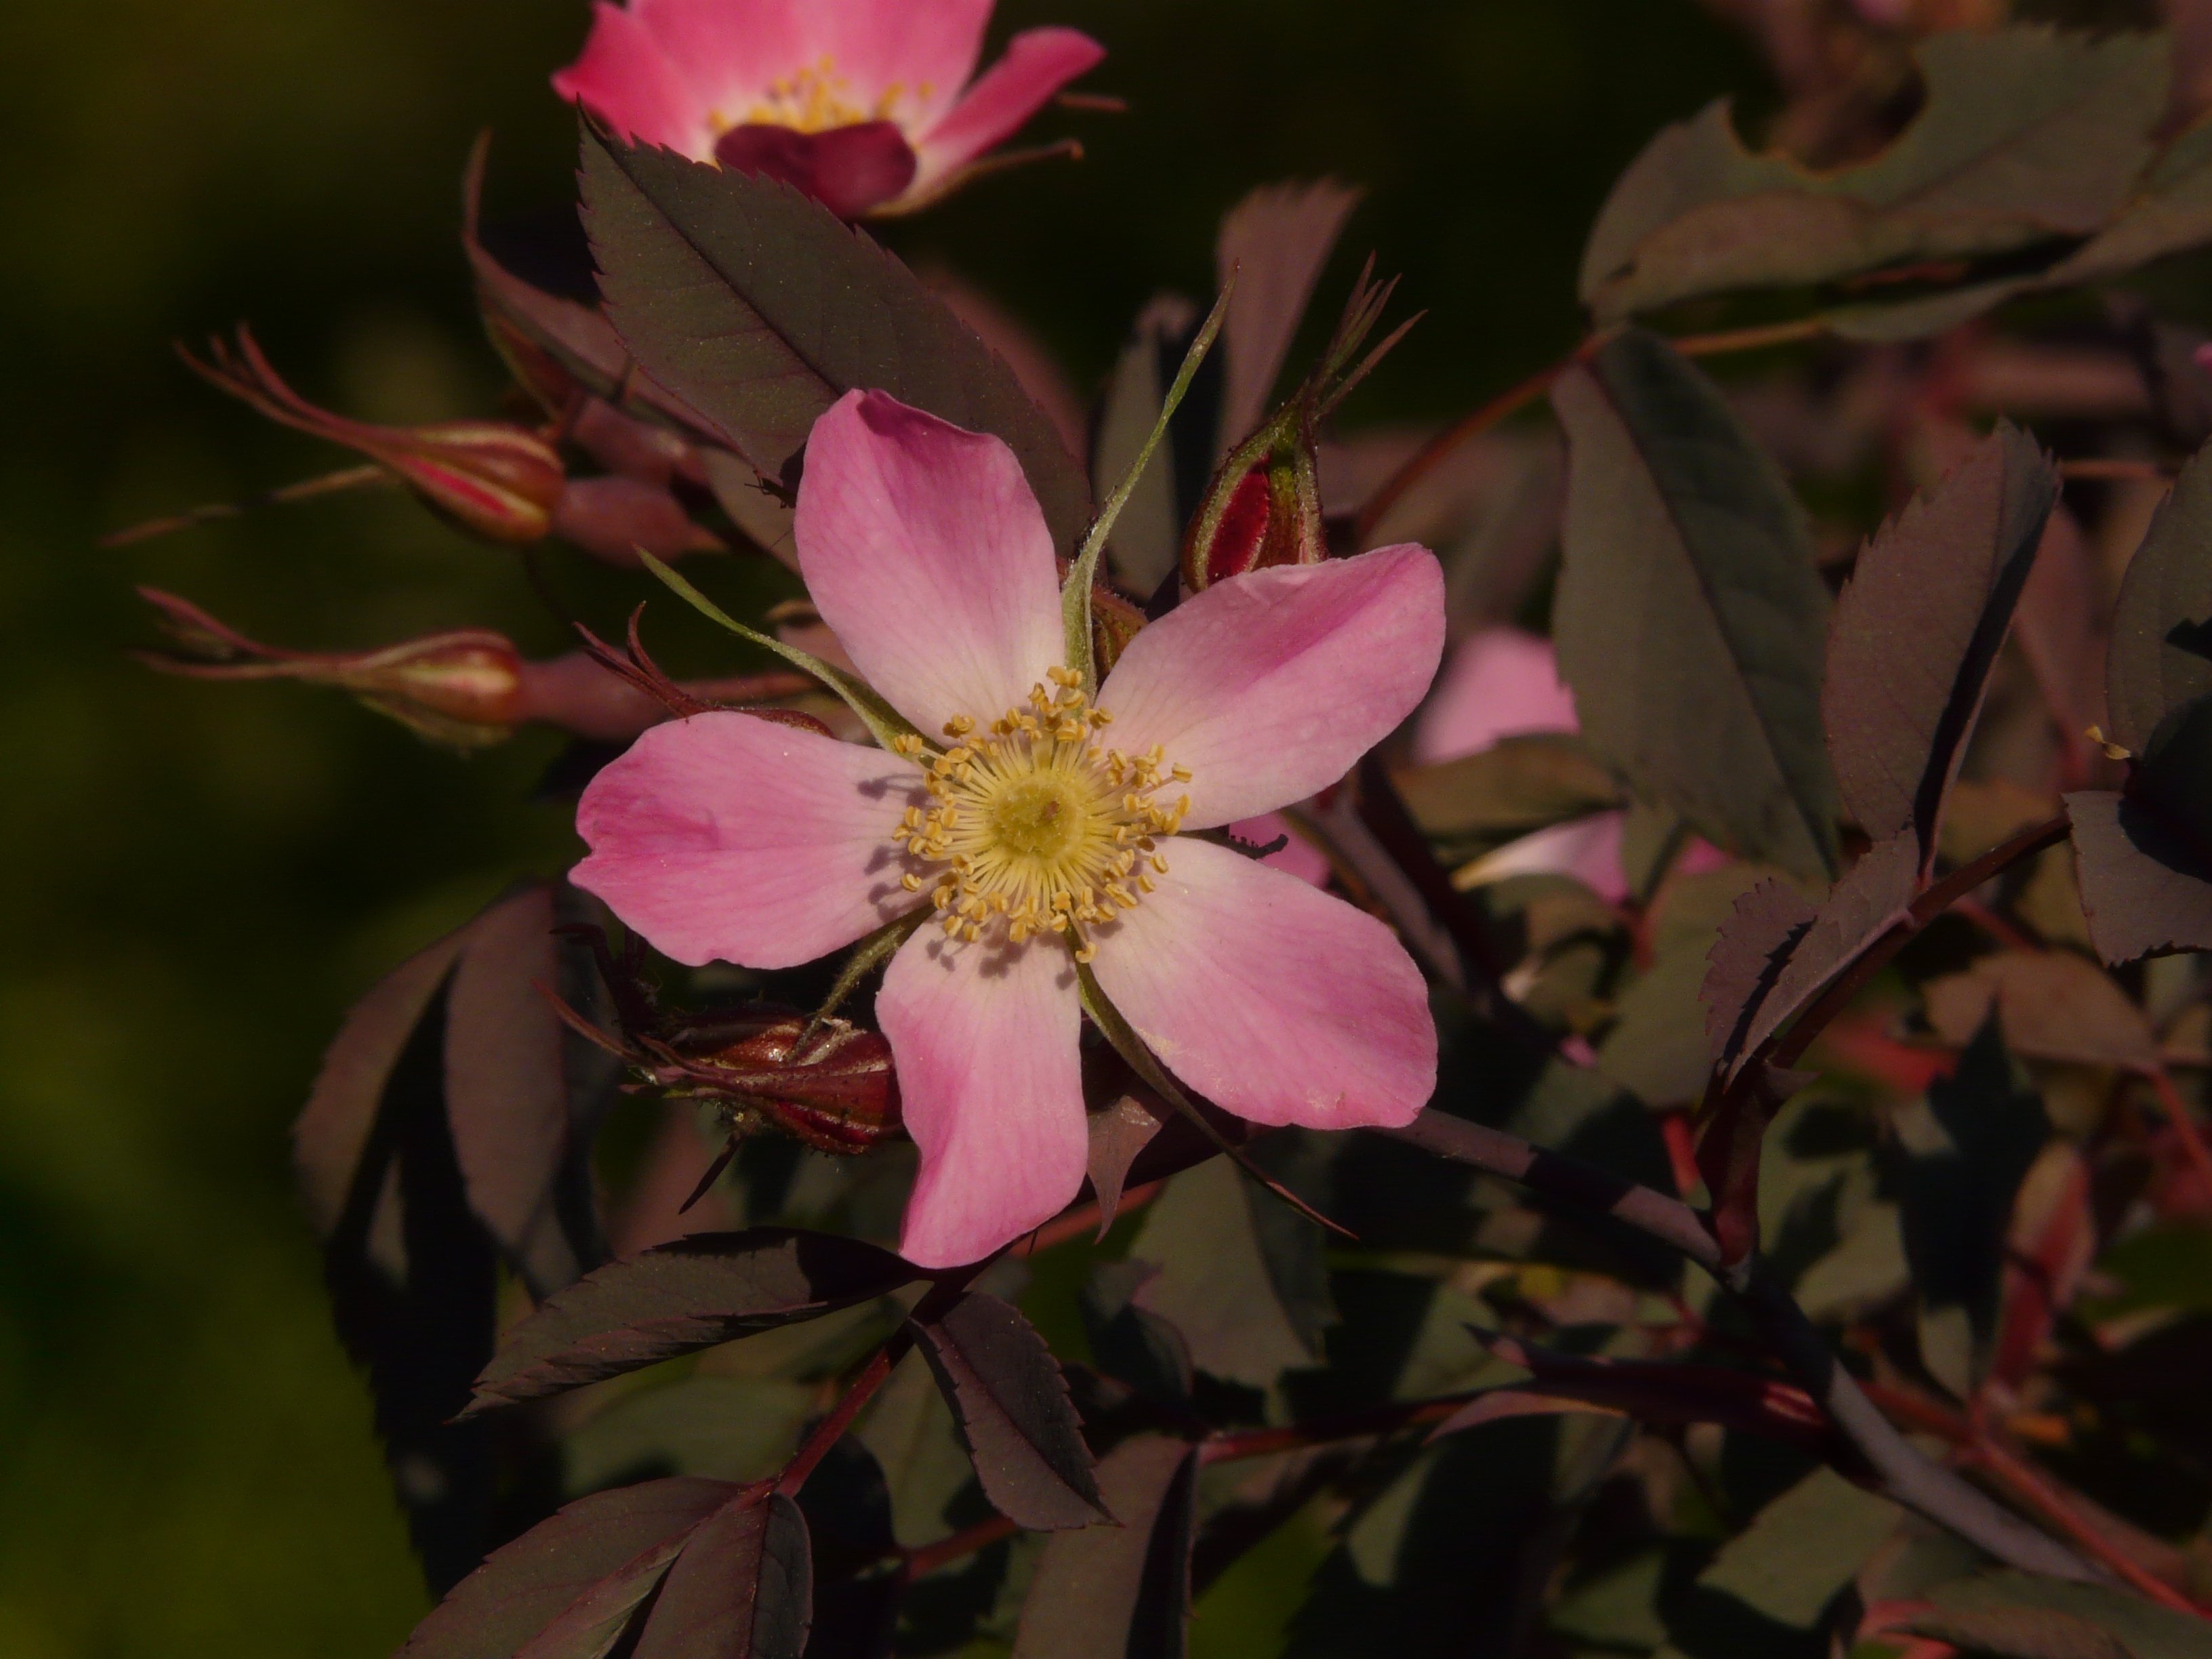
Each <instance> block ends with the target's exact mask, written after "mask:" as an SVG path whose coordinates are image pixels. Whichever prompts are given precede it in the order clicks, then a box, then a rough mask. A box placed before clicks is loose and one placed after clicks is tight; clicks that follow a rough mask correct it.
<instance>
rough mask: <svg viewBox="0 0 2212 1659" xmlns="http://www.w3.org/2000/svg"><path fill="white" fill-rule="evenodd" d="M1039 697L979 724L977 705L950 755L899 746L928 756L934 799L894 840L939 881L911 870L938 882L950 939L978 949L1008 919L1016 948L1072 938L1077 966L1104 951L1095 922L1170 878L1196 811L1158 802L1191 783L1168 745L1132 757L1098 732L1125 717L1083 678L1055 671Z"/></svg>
mask: <svg viewBox="0 0 2212 1659" xmlns="http://www.w3.org/2000/svg"><path fill="white" fill-rule="evenodd" d="M1048 678H1050V680H1051V682H1052V684H1051V686H1050V687H1049V688H1048V687H1046V686H1044V685H1042V684H1040V685H1036V686H1033V687H1031V688H1030V696H1029V702H1028V703H1027V705H1026V706H1024V707H1019V708H1009V709H1008V710H1007V711H1006V713H1005V714H1001V715H1000V717H999V718H998V719H997V720H994V721H992V722H991V725H990V726H989V728H988V729H987V730H985V729H981V728H979V727H978V726H977V723H976V722H975V720H973V719H972V718H970V717H969V716H968V715H966V714H956V715H955V716H954V717H953V718H952V719H951V720H947V721H946V722H945V737H946V738H947V739H948V740H949V742H950V744H951V746H950V747H949V748H946V749H945V750H933V749H932V748H931V747H930V745H928V744H926V743H924V742H923V741H922V739H921V738H919V737H915V736H911V735H909V736H906V737H902V738H897V739H896V740H895V741H894V742H893V744H892V747H893V749H894V750H896V751H897V752H898V753H899V754H902V755H903V756H905V757H907V758H908V759H909V760H913V761H915V762H916V763H919V764H920V765H921V769H922V782H923V787H925V788H927V790H928V792H929V804H928V805H927V808H925V807H922V806H920V805H915V806H909V807H908V808H907V810H906V815H905V817H903V818H902V819H901V820H900V823H899V826H898V829H897V830H896V833H895V834H894V835H893V836H892V840H893V841H894V842H896V844H897V845H898V846H899V847H900V848H902V849H903V850H904V851H905V852H906V853H908V854H910V855H911V856H913V857H914V858H915V859H918V860H921V861H922V862H924V863H925V864H933V865H941V866H944V867H943V868H942V869H940V870H939V871H938V872H936V873H935V874H934V875H933V876H930V877H927V878H925V877H924V876H923V875H921V874H919V873H916V872H908V874H907V875H905V876H904V877H902V878H901V879H902V884H903V885H904V886H905V888H906V890H908V892H910V893H919V892H921V890H923V889H924V888H925V887H927V889H928V890H929V900H930V903H931V904H932V905H933V907H935V908H936V910H937V912H938V914H939V917H940V918H941V920H942V923H943V926H944V928H945V934H946V936H947V937H948V938H951V939H964V940H966V941H967V942H969V943H970V944H974V943H975V942H977V941H978V940H980V939H981V938H982V937H983V934H984V933H985V931H986V930H987V929H996V928H999V927H1004V929H1005V933H1006V943H1008V944H1009V945H1023V944H1025V943H1027V942H1028V941H1029V940H1030V939H1032V938H1036V937H1037V936H1040V935H1042V934H1045V933H1055V934H1058V935H1060V937H1061V938H1063V939H1066V941H1067V944H1068V945H1069V948H1070V949H1072V950H1073V951H1074V952H1075V959H1076V960H1077V961H1078V962H1089V961H1090V960H1091V958H1092V957H1094V956H1095V955H1096V954H1097V947H1096V946H1095V945H1093V944H1092V943H1091V939H1090V935H1089V933H1088V931H1087V930H1089V929H1090V928H1091V927H1097V926H1099V925H1102V924H1103V923H1106V922H1109V921H1113V920H1114V918H1115V916H1116V915H1119V914H1120V913H1121V911H1123V910H1128V909H1133V908H1135V907H1136V905H1137V903H1138V902H1139V900H1140V899H1141V898H1142V897H1143V896H1145V895H1146V894H1147V893H1149V892H1151V891H1152V890H1153V887H1154V882H1153V879H1152V878H1153V877H1154V876H1158V875H1165V874H1166V873H1167V868H1168V862H1167V858H1166V856H1165V854H1163V853H1162V852H1161V851H1160V848H1159V842H1161V841H1162V840H1163V839H1164V838H1165V837H1167V836H1172V835H1174V834H1175V833H1176V829H1178V828H1179V827H1180V826H1181V824H1182V819H1183V815H1184V814H1185V813H1186V812H1188V811H1190V797H1189V796H1188V795H1187V794H1185V795H1182V796H1180V798H1179V799H1177V800H1176V803H1175V804H1174V805H1162V804H1161V803H1160V802H1159V801H1158V800H1156V799H1154V797H1155V796H1156V795H1157V794H1158V793H1159V792H1161V791H1163V790H1164V789H1166V788H1168V787H1170V786H1172V785H1176V784H1184V783H1188V782H1189V781H1190V770H1189V769H1188V767H1182V766H1170V765H1169V764H1168V763H1167V761H1166V758H1165V757H1164V755H1163V754H1162V752H1161V750H1159V748H1158V746H1157V745H1155V746H1154V747H1153V748H1152V750H1151V751H1150V752H1148V753H1146V754H1142V755H1126V754H1123V753H1122V752H1121V750H1118V749H1109V748H1108V747H1106V746H1105V745H1104V744H1103V743H1101V742H1100V741H1099V738H1098V734H1099V732H1101V730H1102V729H1103V727H1105V726H1107V725H1109V723H1110V722H1111V720H1112V719H1113V716H1112V715H1110V714H1108V713H1107V711H1106V710H1104V709H1103V708H1092V707H1091V702H1090V699H1089V698H1088V697H1086V696H1085V695H1084V693H1083V690H1082V689H1081V688H1082V681H1081V678H1080V677H1079V676H1078V675H1076V674H1075V673H1073V671H1070V670H1068V669H1065V668H1054V669H1052V670H1050V671H1049V672H1048Z"/></svg>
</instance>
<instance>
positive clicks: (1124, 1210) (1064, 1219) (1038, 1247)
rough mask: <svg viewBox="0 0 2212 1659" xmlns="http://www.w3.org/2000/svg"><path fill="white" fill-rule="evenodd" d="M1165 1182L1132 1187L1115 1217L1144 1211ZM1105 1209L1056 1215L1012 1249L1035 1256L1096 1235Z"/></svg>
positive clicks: (1084, 1208)
mask: <svg viewBox="0 0 2212 1659" xmlns="http://www.w3.org/2000/svg"><path fill="white" fill-rule="evenodd" d="M1167 1184H1168V1183H1167V1182H1165V1181H1164V1180H1163V1181H1148V1182H1146V1183H1145V1184H1144V1185H1143V1186H1141V1187H1132V1188H1129V1190H1128V1191H1127V1192H1125V1193H1123V1194H1121V1203H1120V1204H1118V1205H1116V1206H1115V1209H1114V1213H1115V1216H1117V1217H1120V1216H1125V1215H1127V1214H1128V1212H1130V1211H1132V1210H1137V1209H1142V1208H1143V1207H1144V1206H1146V1205H1147V1204H1149V1203H1151V1202H1152V1200H1154V1199H1156V1198H1158V1196H1159V1195H1160V1189H1161V1188H1163V1187H1165V1186H1166V1185H1167ZM1104 1213H1105V1212H1104V1210H1103V1208H1102V1207H1101V1206H1099V1205H1098V1204H1097V1203H1096V1202H1095V1201H1094V1202H1092V1203H1089V1204H1085V1205H1080V1206H1078V1207H1076V1208H1075V1209H1073V1210H1070V1211H1069V1212H1067V1213H1066V1215H1062V1216H1056V1217H1054V1218H1053V1219H1052V1220H1050V1221H1048V1222H1046V1223H1045V1224H1044V1225H1043V1226H1042V1227H1040V1228H1038V1229H1037V1230H1036V1231H1035V1232H1033V1233H1031V1234H1030V1236H1029V1237H1027V1238H1024V1240H1022V1242H1021V1243H1018V1244H1017V1245H1015V1246H1014V1247H1013V1250H1012V1254H1013V1255H1022V1256H1029V1255H1037V1254H1038V1253H1039V1252H1040V1251H1043V1250H1048V1249H1052V1248H1053V1246H1054V1245H1055V1244H1065V1243H1067V1241H1068V1240H1070V1239H1071V1238H1080V1237H1083V1236H1084V1235H1085V1233H1096V1232H1097V1231H1098V1222H1099V1218H1100V1217H1101V1216H1103V1214H1104Z"/></svg>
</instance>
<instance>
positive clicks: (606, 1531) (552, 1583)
mask: <svg viewBox="0 0 2212 1659" xmlns="http://www.w3.org/2000/svg"><path fill="white" fill-rule="evenodd" d="M743 1491H744V1488H742V1487H739V1486H732V1485H730V1484H729V1483H728V1482H726V1481H721V1480H693V1479H683V1480H651V1481H647V1482H646V1483H645V1484H644V1485H642V1486H625V1487H623V1488H622V1489H621V1490H620V1491H618V1492H599V1493H597V1494H595V1495H594V1496H592V1497H590V1498H582V1499H580V1500H579V1501H577V1502H576V1503H574V1504H569V1505H568V1508H566V1509H564V1510H562V1511H561V1512H560V1513H559V1514H558V1515H556V1516H553V1517H552V1518H551V1519H550V1520H549V1521H544V1522H539V1523H538V1525H537V1526H535V1527H533V1528H531V1529H530V1530H529V1531H528V1532H526V1533H525V1534H523V1535H522V1536H521V1537H520V1538H518V1539H516V1540H515V1541H513V1543H511V1544H508V1545H507V1546H506V1547H504V1548H502V1549H500V1550H497V1551H495V1552H494V1553H493V1554H492V1555H491V1557H490V1559H488V1560H486V1561H485V1562H484V1564H483V1565H482V1566H480V1567H478V1568H477V1570H476V1571H474V1572H472V1573H471V1574H470V1575H469V1576H468V1577H466V1578H465V1579H463V1580H462V1581H461V1583H459V1584H458V1585H456V1586H455V1587H454V1589H453V1592H452V1594H450V1595H447V1597H446V1599H445V1600H444V1601H442V1602H441V1603H440V1604H439V1605H438V1607H436V1609H435V1610H434V1611H433V1612H432V1613H431V1614H430V1615H429V1617H428V1618H427V1619H425V1620H423V1621H422V1623H421V1624H420V1625H418V1626H416V1629H415V1633H414V1634H413V1635H412V1636H411V1637H410V1638H408V1640H407V1644H406V1645H405V1646H404V1647H403V1648H402V1649H401V1650H400V1659H513V1656H514V1655H516V1654H518V1653H520V1651H522V1650H524V1649H525V1647H526V1644H531V1642H532V1638H533V1637H537V1636H538V1635H539V1634H540V1633H541V1632H544V1631H546V1629H547V1627H548V1626H552V1625H554V1624H556V1622H562V1623H565V1624H566V1626H567V1627H568V1630H569V1631H571V1632H573V1633H574V1635H575V1637H576V1638H577V1640H578V1643H579V1645H578V1646H576V1647H574V1648H572V1649H571V1650H570V1651H571V1652H572V1653H575V1654H578V1655H582V1654H592V1655H597V1654H601V1653H604V1652H605V1650H606V1648H607V1646H609V1645H611V1641H610V1642H607V1643H605V1644H601V1645H599V1646H598V1647H589V1646H584V1645H581V1644H582V1643H583V1641H584V1640H585V1638H586V1635H587V1633H589V1632H592V1631H595V1630H601V1629H604V1628H605V1621H606V1620H612V1621H613V1624H614V1627H615V1628H616V1629H617V1630H618V1629H619V1628H620V1626H621V1625H622V1623H623V1622H624V1621H625V1620H626V1619H627V1618H628V1616H629V1612H630V1610H631V1609H634V1608H635V1607H636V1606H637V1605H638V1603H639V1602H641V1601H643V1600H644V1599H645V1598H646V1597H647V1595H651V1594H652V1593H653V1588H654V1586H655V1585H657V1584H658V1583H659V1582H660V1577H661V1575H662V1574H663V1573H664V1572H665V1571H667V1568H668V1565H669V1563H670V1562H671V1561H672V1560H674V1559H676V1555H677V1553H678V1551H679V1550H680V1549H681V1548H682V1547H683V1546H684V1540H685V1539H686V1538H688V1537H689V1536H690V1534H691V1532H692V1530H693V1529H694V1528H696V1527H698V1526H699V1525H700V1523H701V1522H704V1521H705V1520H706V1519H707V1518H708V1516H712V1515H714V1514H715V1513H716V1512H717V1511H718V1510H721V1509H723V1508H724V1507H726V1505H727V1504H729V1503H730V1502H731V1500H732V1499H733V1498H736V1497H737V1496H738V1494H739V1493H740V1492H743ZM572 1614H573V1615H574V1617H573V1618H572V1617H571V1616H570V1615H572ZM555 1652H556V1650H551V1649H537V1650H534V1653H535V1654H537V1655H542V1659H554V1655H555Z"/></svg>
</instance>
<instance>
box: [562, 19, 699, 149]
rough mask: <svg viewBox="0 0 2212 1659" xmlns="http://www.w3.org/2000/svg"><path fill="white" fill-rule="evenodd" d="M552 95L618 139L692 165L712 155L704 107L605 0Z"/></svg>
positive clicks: (640, 25) (650, 37)
mask: <svg viewBox="0 0 2212 1659" xmlns="http://www.w3.org/2000/svg"><path fill="white" fill-rule="evenodd" d="M553 90H554V91H556V93H558V94H561V96H562V97H563V98H566V99H568V100H569V101H570V102H572V103H577V104H581V105H582V106H584V107H585V108H586V109H587V110H589V111H590V112H592V114H593V115H596V116H597V117H599V119H600V120H602V121H604V122H605V123H606V124H607V125H609V126H610V127H612V128H613V129H614V130H615V131H616V132H617V134H619V135H620V136H621V137H624V138H627V139H631V140H634V141H635V142H636V143H644V144H659V145H663V146H665V148H667V149H673V150H677V151H679V152H681V153H682V154H684V155H689V156H690V158H691V159H692V160H693V161H706V160H707V159H708V157H709V156H711V155H713V154H714V133H713V131H711V129H710V128H709V127H708V124H707V107H706V105H705V104H704V103H703V102H702V100H701V99H700V98H699V96H698V95H697V94H696V91H695V90H694V89H693V87H692V85H691V82H690V80H689V78H688V77H687V76H684V74H683V73H681V72H680V71H679V70H678V68H677V66H676V65H675V64H672V63H671V61H670V59H669V58H668V55H667V53H666V52H665V51H664V50H663V49H662V46H661V44H660V41H659V38H658V37H657V36H656V35H655V34H654V33H653V31H652V30H650V29H649V28H647V27H646V25H645V23H644V22H643V21H641V18H640V17H639V15H637V14H636V13H635V12H626V11H624V10H623V9H622V8H621V7H619V6H615V5H610V4H609V3H607V0H599V4H598V5H596V6H594V7H593V8H592V33H591V36H590V38H589V39H587V40H586V41H585V42H584V50H583V53H582V55H581V56H580V57H579V58H577V59H576V61H575V62H574V63H573V64H569V65H568V68H566V69H564V70H562V71H561V72H560V73H559V74H557V75H556V76H554V77H553Z"/></svg>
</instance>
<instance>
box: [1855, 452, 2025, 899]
mask: <svg viewBox="0 0 2212 1659" xmlns="http://www.w3.org/2000/svg"><path fill="white" fill-rule="evenodd" d="M2057 499H2058V475H2057V472H2056V471H2054V470H2053V469H2052V467H2051V462H2050V460H2049V459H2048V458H2047V457H2045V454H2044V453H2043V452H2042V450H2041V449H2040V448H2039V447H2037V445H2036V443H2035V441H2034V440H2033V439H2032V438H2030V437H2029V436H2027V434H2025V433H2023V432H2021V431H2020V430H2019V429H2018V428H2015V427H2013V426H2010V425H2008V424H2004V423H2002V422H2001V423H2000V424H1999V425H1998V427H1997V429H1996V432H1994V433H1993V434H1991V435H1990V437H1989V438H1987V439H1986V440H1984V441H1983V443H1982V444H1981V446H1980V447H1978V448H1977V449H1976V450H1975V451H1974V453H1972V455H1971V456H1970V457H1969V458H1968V459H1966V461H1965V462H1964V463H1962V464H1961V465H1960V466H1959V467H1958V468H1957V470H1955V471H1953V472H1952V473H1951V475H1950V476H1949V477H1947V478H1945V479H1944V480H1943V482H1942V483H1941V484H1940V485H1938V486H1937V487H1936V489H1935V490H1934V491H1932V492H1930V493H1928V494H1924V495H1920V496H1918V497H1917V498H1915V500H1914V501H1913V502H1912V504H1911V506H1909V507H1906V508H1905V511H1904V512H1903V513H1900V514H1899V515H1898V517H1896V518H1894V519H1893V520H1890V522H1889V523H1888V524H1887V525H1885V526H1883V527H1882V529H1881V533H1880V534H1878V535H1876V536H1875V538H1874V540H1873V541H1872V542H1870V543H1869V544H1868V546H1867V549H1866V550H1865V551H1864V552H1863V553H1862V554H1861V555H1860V556H1859V562H1858V568H1857V572H1856V573H1855V574H1853V576H1852V578H1851V580H1850V586H1847V587H1845V588H1844V593H1843V597H1842V599H1839V600H1838V602H1837V605H1836V614H1835V619H1834V622H1833V624H1832V627H1831V628H1830V630H1829V635H1828V666H1827V680H1826V689H1825V690H1824V691H1823V693H1822V696H1821V714H1822V716H1823V718H1824V720H1825V721H1826V726H1827V732H1828V752H1829V755H1830V756H1831V757H1832V759H1833V760H1834V762H1835V767H1836V781H1837V783H1838V787H1840V789H1841V791H1842V794H1843V802H1844V808H1845V810H1847V811H1849V812H1850V814H1851V815H1852V816H1853V817H1856V818H1857V820H1858V821H1859V823H1860V824H1861V825H1862V826H1863V828H1864V829H1865V830H1866V832H1867V834H1868V835H1869V836H1872V837H1873V838H1874V839H1875V840H1876V841H1877V842H1879V841H1886V840H1887V839H1888V838H1889V837H1891V836H1897V835H1901V834H1904V833H1905V832H1906V831H1908V830H1909V831H1911V833H1912V834H1913V835H1914V836H1916V837H1917V839H1918V842H1919V848H1920V870H1921V873H1922V875H1923V877H1925V875H1926V874H1927V872H1929V870H1930V869H1931V868H1932V867H1933V866H1934V864H1935V860H1936V832H1937V830H1938V829H1939V828H1940V826H1941V823H1942V815H1943V802H1944V798H1945V796H1946V795H1947V794H1948V793H1949V791H1950V787H1951V783H1952V781H1953V779H1954V778H1955V777H1957V775H1958V772H1959V763H1960V759H1961V758H1962V757H1964V755H1965V752H1966V739H1967V737H1968V736H1969V734H1970V733H1971V732H1972V730H1973V725H1974V720H1975V717H1976V715H1978V714H1979V713H1980V712H1981V707H1982V699H1983V696H1984V693H1985V692H1986V691H1987V690H1988V688H1989V679H1990V671H1991V670H1992V669H1994V668H1995V667H1996V659H1997V653H1998V651H1999V650H2000V649H2001V648H2002V647H2003V645H2004V642H2005V637H2006V635H2008V633H2010V631H2011V629H2012V619H2013V611H2014V609H2015V606H2016V605H2018V604H2019V602H2020V596H2021V590H2022V588H2023V587H2025V586H2026V585H2027V577H2028V572H2029V571H2030V569H2031V568H2033V565H2034V562H2035V553H2036V549H2037V547H2038V545H2039V544H2040V543H2041V541H2042V539H2043V527H2044V524H2045V520H2048V519H2049V517H2050V516H2051V507H2052V506H2053V505H2054V504H2055V503H2056V502H2057Z"/></svg>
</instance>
